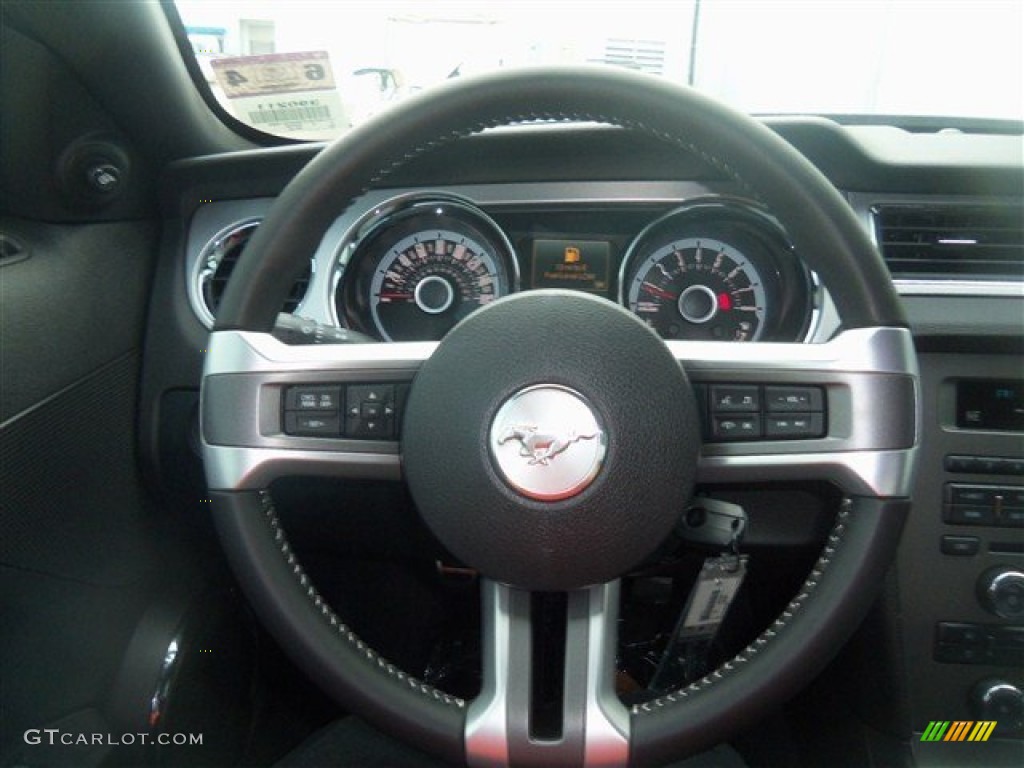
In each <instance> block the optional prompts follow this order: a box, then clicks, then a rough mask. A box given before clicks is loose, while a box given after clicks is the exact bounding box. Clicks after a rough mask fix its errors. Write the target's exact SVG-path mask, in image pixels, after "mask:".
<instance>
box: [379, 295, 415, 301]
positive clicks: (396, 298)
mask: <svg viewBox="0 0 1024 768" xmlns="http://www.w3.org/2000/svg"><path fill="white" fill-rule="evenodd" d="M377 298H378V299H391V300H392V301H408V300H409V299H411V298H412V294H411V293H378V294H377Z"/></svg>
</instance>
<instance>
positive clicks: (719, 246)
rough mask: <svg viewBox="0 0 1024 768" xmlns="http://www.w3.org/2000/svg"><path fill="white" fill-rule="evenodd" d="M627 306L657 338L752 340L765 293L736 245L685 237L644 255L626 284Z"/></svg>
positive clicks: (758, 328)
mask: <svg viewBox="0 0 1024 768" xmlns="http://www.w3.org/2000/svg"><path fill="white" fill-rule="evenodd" d="M627 306H628V307H629V309H631V310H632V311H633V312H634V313H636V314H637V315H638V316H639V317H640V318H641V319H642V320H644V321H645V322H646V323H647V324H648V325H650V326H651V327H652V328H654V329H655V330H656V331H657V332H658V334H659V335H661V336H662V338H666V339H678V338H688V339H705V340H715V341H727V340H728V341H753V340H755V339H757V338H759V337H760V335H761V331H762V329H763V327H764V315H765V293H764V285H763V284H762V282H761V276H760V275H759V274H758V272H757V270H756V269H755V268H754V266H753V264H751V263H750V261H749V259H747V258H746V257H745V256H744V255H743V254H742V253H741V252H740V251H739V250H737V249H736V248H734V247H733V246H731V245H729V244H727V243H723V242H722V241H720V240H715V239H713V238H703V239H701V238H692V237H691V238H684V239H682V240H677V241H674V242H672V243H670V244H668V245H665V246H662V247H661V248H658V249H657V250H655V251H653V252H651V253H650V255H648V256H647V258H646V259H645V260H644V262H643V263H642V264H641V265H640V267H639V269H638V270H637V271H636V275H635V276H634V278H633V280H632V281H631V282H630V284H629V289H628V294H627Z"/></svg>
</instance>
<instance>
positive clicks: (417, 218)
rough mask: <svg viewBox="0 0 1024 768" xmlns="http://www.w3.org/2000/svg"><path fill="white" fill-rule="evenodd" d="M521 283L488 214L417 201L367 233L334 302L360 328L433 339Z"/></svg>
mask: <svg viewBox="0 0 1024 768" xmlns="http://www.w3.org/2000/svg"><path fill="white" fill-rule="evenodd" d="M517 284H518V271H517V269H516V266H515V258H514V255H513V253H512V246H511V245H510V244H509V243H508V240H507V239H506V238H505V236H504V234H503V233H502V232H501V230H500V229H499V228H498V226H497V225H496V224H494V222H493V221H491V219H490V218H489V217H487V215H486V214H484V213H483V212H482V211H480V210H479V209H478V208H476V207H475V206H472V205H470V204H468V203H465V202H463V201H461V200H460V201H454V200H439V199H430V200H418V201H414V202H412V203H411V204H407V205H406V206H405V207H402V208H401V209H400V210H398V211H395V212H391V213H388V214H387V215H384V216H382V217H381V218H380V220H378V221H377V222H375V224H374V226H373V227H372V228H371V229H370V231H369V232H368V233H367V234H366V235H365V236H364V237H363V238H361V239H360V242H359V243H358V245H357V246H356V248H355V253H354V255H353V256H352V259H351V264H350V274H348V275H347V276H346V279H345V280H344V282H343V285H341V286H340V287H339V290H338V291H337V292H336V296H335V301H336V309H337V311H338V316H339V318H340V317H344V318H345V319H346V321H347V324H349V325H353V326H355V327H357V328H359V329H360V330H363V331H366V332H369V333H373V334H374V335H376V336H378V337H380V338H381V339H384V340H386V341H426V340H435V339H440V338H441V337H442V336H444V335H445V334H446V333H447V332H448V331H449V330H450V329H451V328H452V326H454V325H455V324H456V323H457V322H459V321H460V320H461V319H463V318H464V317H466V316H467V315H468V314H470V313H471V312H472V311H473V310H475V309H479V308H480V307H482V306H484V305H485V304H489V303H490V302H492V301H494V300H495V299H497V298H500V297H501V296H504V295H506V294H507V293H509V292H510V291H512V290H515V288H516V287H517Z"/></svg>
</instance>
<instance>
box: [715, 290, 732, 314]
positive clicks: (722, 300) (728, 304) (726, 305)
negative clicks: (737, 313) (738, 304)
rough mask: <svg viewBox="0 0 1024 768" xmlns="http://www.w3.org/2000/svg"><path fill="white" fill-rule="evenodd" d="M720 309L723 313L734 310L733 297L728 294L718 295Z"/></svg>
mask: <svg viewBox="0 0 1024 768" xmlns="http://www.w3.org/2000/svg"><path fill="white" fill-rule="evenodd" d="M718 308H719V309H720V310H722V311H723V312H728V311H729V310H730V309H732V296H730V295H729V294H728V293H720V294H718Z"/></svg>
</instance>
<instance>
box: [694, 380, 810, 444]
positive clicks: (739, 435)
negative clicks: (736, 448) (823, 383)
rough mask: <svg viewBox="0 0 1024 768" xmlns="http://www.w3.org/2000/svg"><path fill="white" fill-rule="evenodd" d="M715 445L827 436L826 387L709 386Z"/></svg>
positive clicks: (711, 426) (709, 402)
mask: <svg viewBox="0 0 1024 768" xmlns="http://www.w3.org/2000/svg"><path fill="white" fill-rule="evenodd" d="M707 397H708V405H709V411H710V414H711V418H710V421H709V422H708V423H709V425H710V432H711V434H710V436H709V439H710V440H711V441H712V442H730V441H734V440H758V439H761V438H764V439H771V440H808V439H813V438H817V437H824V436H825V391H824V388H823V387H813V386H811V387H786V386H778V385H765V386H761V385H757V384H746V385H744V384H709V385H708V386H707Z"/></svg>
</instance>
